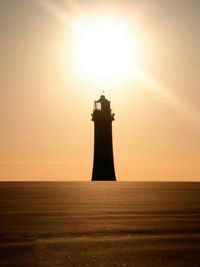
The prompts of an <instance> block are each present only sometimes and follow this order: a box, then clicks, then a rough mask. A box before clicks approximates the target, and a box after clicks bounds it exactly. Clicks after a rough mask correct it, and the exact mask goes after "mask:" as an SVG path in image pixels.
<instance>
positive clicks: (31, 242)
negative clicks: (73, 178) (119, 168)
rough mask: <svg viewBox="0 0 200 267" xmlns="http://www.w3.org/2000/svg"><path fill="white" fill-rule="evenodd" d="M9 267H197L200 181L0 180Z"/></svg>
mask: <svg viewBox="0 0 200 267" xmlns="http://www.w3.org/2000/svg"><path fill="white" fill-rule="evenodd" d="M6 266H17V267H23V266H24V267H28V266H76V267H77V266H94V267H95V266H123V267H124V266H133V267H154V266H162V267H173V266H176V267H178V266H188V267H195V266H196V267H197V266H200V183H199V184H198V183H134V182H133V183H125V182H124V183H121V182H117V183H116V182H95V183H94V182H93V183H92V182H60V183H50V182H49V183H48V182H44V183H43V182H41V183H37V182H35V183H19V182H17V183H0V267H6Z"/></svg>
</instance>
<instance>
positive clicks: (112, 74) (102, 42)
mask: <svg viewBox="0 0 200 267" xmlns="http://www.w3.org/2000/svg"><path fill="white" fill-rule="evenodd" d="M77 29H78V30H77V37H76V43H75V51H74V54H75V59H76V60H75V65H76V68H78V69H79V71H80V72H81V73H83V74H84V75H86V74H87V75H89V76H90V77H93V78H101V79H103V78H105V79H107V78H109V79H116V78H117V77H122V76H124V75H125V74H126V73H129V72H132V71H133V69H134V67H135V66H136V65H137V58H138V47H137V45H136V42H134V38H133V37H134V33H133V29H132V28H131V26H130V25H129V23H128V22H127V21H123V20H120V19H116V18H115V19H114V18H113V19H110V18H109V19H108V18H102V19H93V20H92V19H91V20H89V19H88V20H84V21H82V22H81V23H79V24H77Z"/></svg>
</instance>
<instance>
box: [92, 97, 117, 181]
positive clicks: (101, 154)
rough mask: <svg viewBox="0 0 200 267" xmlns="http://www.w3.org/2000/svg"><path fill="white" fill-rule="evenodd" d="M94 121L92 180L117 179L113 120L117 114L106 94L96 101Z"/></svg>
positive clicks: (93, 114)
mask: <svg viewBox="0 0 200 267" xmlns="http://www.w3.org/2000/svg"><path fill="white" fill-rule="evenodd" d="M91 115H92V121H94V159H93V170H92V181H116V177H115V168H114V159H113V142H112V121H113V120H114V116H115V114H114V113H112V110H111V109H110V101H109V100H107V99H106V98H105V96H104V95H101V96H100V99H99V100H97V101H94V109H93V113H92V114H91Z"/></svg>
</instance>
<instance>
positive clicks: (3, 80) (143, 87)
mask: <svg viewBox="0 0 200 267" xmlns="http://www.w3.org/2000/svg"><path fill="white" fill-rule="evenodd" d="M44 3H45V5H44ZM49 3H53V5H51V8H49V7H48V4H49ZM52 6H53V7H56V9H55V12H54V10H52ZM102 12H107V13H108V14H109V12H110V13H111V14H112V13H113V12H117V13H120V15H121V16H122V17H123V16H124V17H126V16H129V17H130V18H132V20H133V21H134V24H135V25H136V26H135V27H136V32H137V38H136V41H137V43H138V44H139V46H140V50H141V53H140V64H141V66H142V69H143V70H144V71H145V73H146V74H147V76H146V79H144V81H142V80H139V79H137V78H131V77H130V78H126V79H124V80H123V82H120V83H118V84H117V83H116V84H115V85H113V86H111V88H110V92H109V93H108V92H107V96H109V94H111V101H112V102H111V104H112V108H113V111H114V112H115V114H116V120H115V122H114V123H113V138H114V157H115V167H116V174H117V178H118V180H119V181H127V180H128V181H129V180H133V181H134V180H170V181H175V180H195V181H200V53H199V47H200V34H199V29H200V16H199V14H200V1H199V0H162V1H160V0H140V1H139V0H138V1H136V0H135V1H126V0H124V1H108V0H107V1H94V0H93V1H87V0H85V1H67V0H57V1H42V0H41V1H39V0H29V1H27V0H0V119H1V123H0V180H2V181H3V180H6V181H7V180H28V181H31V180H66V181H68V180H73V181H74V180H81V181H87V180H89V179H90V178H91V170H92V158H93V123H92V122H91V115H90V114H91V112H92V108H93V101H94V100H95V99H97V98H98V97H99V94H100V92H101V90H103V89H104V88H102V84H103V83H102V84H101V82H99V84H98V81H94V80H93V79H91V80H90V79H88V78H86V77H83V76H80V75H78V74H77V73H75V72H74V71H73V68H72V65H73V64H72V61H73V59H72V57H71V51H72V46H73V30H72V28H71V27H70V25H67V23H64V20H65V19H63V16H61V14H62V15H63V14H66V17H67V16H68V15H69V16H70V17H72V18H73V16H75V15H74V14H76V15H77V14H78V13H81V14H85V15H86V16H90V15H91V14H92V15H93V16H95V15H96V14H98V15H101V13H102ZM106 89H107V88H106Z"/></svg>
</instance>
